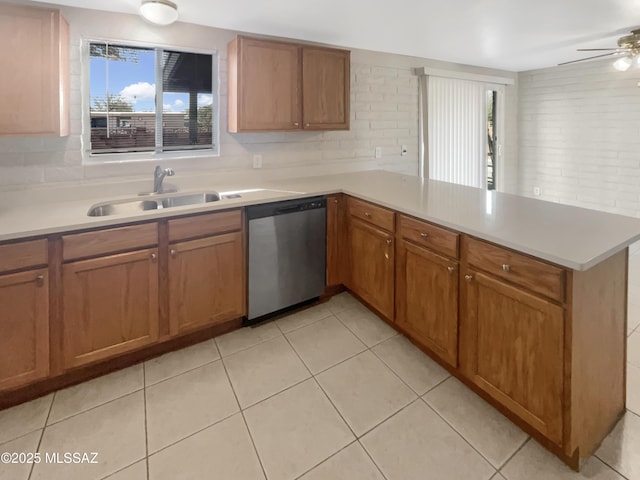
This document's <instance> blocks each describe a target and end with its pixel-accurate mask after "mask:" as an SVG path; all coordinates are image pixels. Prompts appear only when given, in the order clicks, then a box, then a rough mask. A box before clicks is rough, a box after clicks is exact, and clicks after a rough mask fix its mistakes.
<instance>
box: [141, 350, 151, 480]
mask: <svg viewBox="0 0 640 480" xmlns="http://www.w3.org/2000/svg"><path fill="white" fill-rule="evenodd" d="M142 387H143V394H142V395H143V396H142V400H143V401H144V451H145V456H144V460H145V464H146V466H147V480H149V478H150V476H151V473H150V472H149V428H148V419H147V365H146V363H145V362H142Z"/></svg>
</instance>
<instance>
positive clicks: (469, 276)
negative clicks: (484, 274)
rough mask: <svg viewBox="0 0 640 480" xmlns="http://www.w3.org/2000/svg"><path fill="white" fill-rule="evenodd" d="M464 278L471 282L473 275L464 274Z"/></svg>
mask: <svg viewBox="0 0 640 480" xmlns="http://www.w3.org/2000/svg"><path fill="white" fill-rule="evenodd" d="M464 279H465V280H466V281H467V282H470V281H471V280H473V275H465V276H464Z"/></svg>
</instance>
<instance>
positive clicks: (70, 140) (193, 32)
mask: <svg viewBox="0 0 640 480" xmlns="http://www.w3.org/2000/svg"><path fill="white" fill-rule="evenodd" d="M62 12H63V14H64V15H65V17H66V18H67V20H68V21H69V24H70V27H71V101H70V105H71V135H70V136H69V137H67V138H30V139H18V138H0V189H5V190H12V189H15V188H22V187H24V186H28V185H32V184H43V183H54V182H70V183H81V182H92V181H96V180H102V179H107V178H108V179H110V180H111V181H113V180H117V179H118V178H122V179H124V178H127V179H132V178H141V179H144V178H147V177H149V174H150V172H151V171H152V169H153V166H154V165H155V163H161V164H162V165H166V166H168V165H170V166H172V167H173V168H174V169H175V170H176V172H177V173H178V174H180V173H186V174H189V173H199V172H207V173H216V172H252V173H256V172H255V171H253V170H252V158H253V155H254V154H257V153H260V154H262V155H263V170H262V172H261V175H265V176H266V175H269V176H271V177H273V176H274V175H282V176H292V175H304V174H306V173H308V172H312V173H315V174H319V173H338V172H341V171H351V170H359V169H372V168H384V169H387V170H392V171H397V172H402V173H407V174H411V175H416V174H417V172H418V153H419V151H418V139H419V132H418V82H417V77H416V76H414V75H413V73H412V71H413V68H414V67H418V66H429V65H431V66H434V67H437V68H450V69H451V70H465V69H466V70H469V71H473V72H476V73H478V72H480V73H483V72H484V71H485V70H484V69H479V68H477V67H464V66H460V65H454V64H448V63H446V62H438V61H431V60H425V59H419V58H415V57H407V56H401V55H391V54H385V53H377V52H371V51H365V50H352V54H351V62H352V63H351V129H350V130H349V131H332V132H295V133H259V134H249V133H244V134H230V133H227V132H226V128H227V123H226V114H227V108H226V104H227V97H226V92H227V86H226V74H227V71H226V48H227V43H228V42H229V40H231V39H232V38H233V36H234V35H235V33H234V32H231V31H227V30H220V29H215V28H208V27H202V26H197V25H189V24H183V23H176V24H174V25H171V26H168V27H164V28H158V27H153V26H150V25H148V24H146V23H144V22H142V21H141V20H140V18H139V17H137V16H135V15H122V14H114V13H106V12H97V11H93V10H86V9H78V8H71V7H62ZM82 38H85V39H95V38H99V39H102V38H104V39H113V40H120V41H127V40H128V41H134V42H138V43H150V44H158V45H171V46H175V47H183V48H187V49H188V48H191V49H200V50H202V49H217V50H218V52H219V54H220V80H221V85H220V92H221V98H220V108H221V115H220V157H208V158H191V159H180V160H170V161H169V160H167V161H162V162H157V161H153V160H149V161H143V162H129V163H122V164H120V163H111V164H104V165H83V164H82V155H81V132H82V124H81V113H82V101H83V98H82V95H83V92H82V90H81V85H82V81H81V70H82V68H81V61H82V59H81V58H80V57H81V55H80V42H81V39H82ZM488 72H489V73H490V74H495V71H488ZM85 95H86V94H85ZM401 145H407V147H408V155H406V156H400V148H401ZM375 147H381V148H382V158H380V159H376V158H374V149H375ZM506 148H507V149H508V147H506Z"/></svg>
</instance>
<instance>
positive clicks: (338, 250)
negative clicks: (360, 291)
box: [327, 194, 349, 287]
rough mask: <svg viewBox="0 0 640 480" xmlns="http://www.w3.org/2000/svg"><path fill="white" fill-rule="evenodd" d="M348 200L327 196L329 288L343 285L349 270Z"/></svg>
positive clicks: (339, 196)
mask: <svg viewBox="0 0 640 480" xmlns="http://www.w3.org/2000/svg"><path fill="white" fill-rule="evenodd" d="M345 215H346V200H345V198H344V195H342V194H336V195H328V196H327V287H333V286H336V285H342V284H343V283H346V282H345V278H346V274H347V272H348V270H349V266H348V260H349V259H348V258H347V255H345V253H346V252H345V251H344V250H345V247H346V245H345V243H346V241H345V240H346V234H347V232H346V228H345Z"/></svg>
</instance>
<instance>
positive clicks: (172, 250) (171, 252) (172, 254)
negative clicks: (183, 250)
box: [169, 248, 178, 258]
mask: <svg viewBox="0 0 640 480" xmlns="http://www.w3.org/2000/svg"><path fill="white" fill-rule="evenodd" d="M177 254H178V252H176V251H175V249H173V248H172V249H171V250H169V255H171V256H172V257H173V258H175V257H176V255H177Z"/></svg>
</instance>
